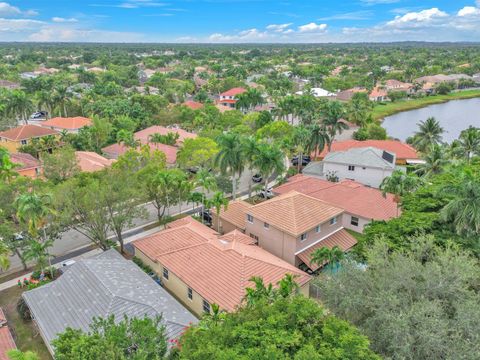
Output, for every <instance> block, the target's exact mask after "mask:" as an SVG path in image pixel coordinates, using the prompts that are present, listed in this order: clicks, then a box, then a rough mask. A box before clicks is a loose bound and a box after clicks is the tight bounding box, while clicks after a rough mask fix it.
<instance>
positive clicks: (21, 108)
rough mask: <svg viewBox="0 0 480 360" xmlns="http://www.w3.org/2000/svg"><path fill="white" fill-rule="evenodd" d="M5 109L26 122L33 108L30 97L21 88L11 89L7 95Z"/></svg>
mask: <svg viewBox="0 0 480 360" xmlns="http://www.w3.org/2000/svg"><path fill="white" fill-rule="evenodd" d="M7 100H8V102H7V105H6V111H7V112H8V113H9V114H11V115H12V116H16V118H17V119H23V120H24V121H25V124H27V120H28V117H29V116H28V115H29V113H31V112H32V111H33V109H34V106H33V102H32V99H31V98H30V96H28V95H27V94H26V93H25V92H24V91H22V90H13V91H12V92H10V94H9V96H8V99H7Z"/></svg>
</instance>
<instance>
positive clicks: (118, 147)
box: [102, 143, 178, 164]
mask: <svg viewBox="0 0 480 360" xmlns="http://www.w3.org/2000/svg"><path fill="white" fill-rule="evenodd" d="M148 146H149V147H150V150H151V151H154V150H159V151H161V152H163V153H164V154H165V156H166V157H167V164H175V162H176V161H177V151H178V149H177V148H176V147H175V146H170V145H165V144H152V143H149V144H148ZM128 149H129V148H128V147H127V146H125V145H123V144H112V145H109V146H106V147H104V148H102V152H103V153H104V154H106V155H107V156H109V157H113V158H118V157H119V156H120V155H123V154H125V153H126V152H127V150H128Z"/></svg>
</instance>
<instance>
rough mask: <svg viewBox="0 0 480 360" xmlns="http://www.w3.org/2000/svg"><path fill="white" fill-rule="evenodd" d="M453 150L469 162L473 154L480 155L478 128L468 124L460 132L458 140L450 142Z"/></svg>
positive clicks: (479, 132)
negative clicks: (466, 127)
mask: <svg viewBox="0 0 480 360" xmlns="http://www.w3.org/2000/svg"><path fill="white" fill-rule="evenodd" d="M452 148H454V149H453V152H454V153H455V155H457V156H459V157H463V158H465V159H466V160H467V162H468V163H470V161H471V159H472V157H473V156H474V155H477V156H480V129H478V128H475V127H473V126H469V127H468V129H465V130H463V131H462V132H461V133H460V136H459V138H458V140H455V141H454V142H453V144H452Z"/></svg>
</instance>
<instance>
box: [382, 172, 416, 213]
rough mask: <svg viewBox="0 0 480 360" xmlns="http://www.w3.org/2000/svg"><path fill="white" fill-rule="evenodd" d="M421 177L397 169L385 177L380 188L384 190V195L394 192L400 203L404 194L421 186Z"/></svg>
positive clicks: (397, 201)
mask: <svg viewBox="0 0 480 360" xmlns="http://www.w3.org/2000/svg"><path fill="white" fill-rule="evenodd" d="M420 183H421V182H420V179H419V178H418V177H416V176H413V175H409V174H405V173H404V172H403V171H402V170H395V171H394V172H393V173H392V175H390V176H389V177H386V178H385V179H383V181H382V183H381V184H380V190H382V193H383V196H386V195H387V193H391V194H393V195H394V196H395V197H394V201H395V202H396V203H397V213H398V204H400V202H401V199H402V197H403V196H404V195H406V194H408V193H410V192H413V191H415V190H416V189H417V188H418V187H419V186H420Z"/></svg>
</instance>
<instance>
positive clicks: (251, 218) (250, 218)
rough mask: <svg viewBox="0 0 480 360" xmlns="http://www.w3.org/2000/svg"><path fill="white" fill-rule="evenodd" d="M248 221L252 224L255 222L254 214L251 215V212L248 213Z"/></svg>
mask: <svg viewBox="0 0 480 360" xmlns="http://www.w3.org/2000/svg"><path fill="white" fill-rule="evenodd" d="M247 221H248V222H249V223H250V224H253V216H252V215H250V214H247Z"/></svg>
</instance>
